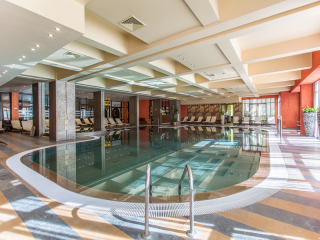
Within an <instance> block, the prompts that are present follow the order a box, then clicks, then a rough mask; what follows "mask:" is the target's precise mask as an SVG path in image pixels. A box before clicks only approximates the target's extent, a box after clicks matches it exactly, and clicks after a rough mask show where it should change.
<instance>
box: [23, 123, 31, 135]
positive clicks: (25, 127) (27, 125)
mask: <svg viewBox="0 0 320 240" xmlns="http://www.w3.org/2000/svg"><path fill="white" fill-rule="evenodd" d="M21 125H22V131H24V132H31V129H32V122H31V121H21ZM22 131H21V133H22Z"/></svg>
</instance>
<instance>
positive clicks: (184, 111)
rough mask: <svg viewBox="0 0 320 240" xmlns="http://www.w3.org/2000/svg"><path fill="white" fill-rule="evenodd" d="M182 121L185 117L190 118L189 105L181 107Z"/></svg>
mask: <svg viewBox="0 0 320 240" xmlns="http://www.w3.org/2000/svg"><path fill="white" fill-rule="evenodd" d="M180 111H181V113H180V120H181V121H182V120H183V118H184V117H187V116H188V106H187V105H181V107H180Z"/></svg>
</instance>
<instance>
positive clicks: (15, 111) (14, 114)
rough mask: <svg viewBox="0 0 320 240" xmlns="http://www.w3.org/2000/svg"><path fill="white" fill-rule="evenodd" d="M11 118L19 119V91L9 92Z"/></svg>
mask: <svg viewBox="0 0 320 240" xmlns="http://www.w3.org/2000/svg"><path fill="white" fill-rule="evenodd" d="M10 108H11V109H10V112H11V120H19V93H17V92H12V93H11V104H10Z"/></svg>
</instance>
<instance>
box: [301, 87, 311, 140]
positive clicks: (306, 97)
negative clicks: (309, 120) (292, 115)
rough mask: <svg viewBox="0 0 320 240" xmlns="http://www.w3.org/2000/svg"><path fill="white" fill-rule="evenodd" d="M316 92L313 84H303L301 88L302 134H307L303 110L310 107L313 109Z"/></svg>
mask: <svg viewBox="0 0 320 240" xmlns="http://www.w3.org/2000/svg"><path fill="white" fill-rule="evenodd" d="M313 99H314V90H313V84H303V85H301V86H300V123H301V134H306V132H305V130H304V124H303V114H302V109H303V108H305V107H307V106H309V107H313Z"/></svg>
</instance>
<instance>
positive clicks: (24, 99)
mask: <svg viewBox="0 0 320 240" xmlns="http://www.w3.org/2000/svg"><path fill="white" fill-rule="evenodd" d="M19 119H20V120H32V119H33V96H32V95H31V94H22V93H20V94H19Z"/></svg>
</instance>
